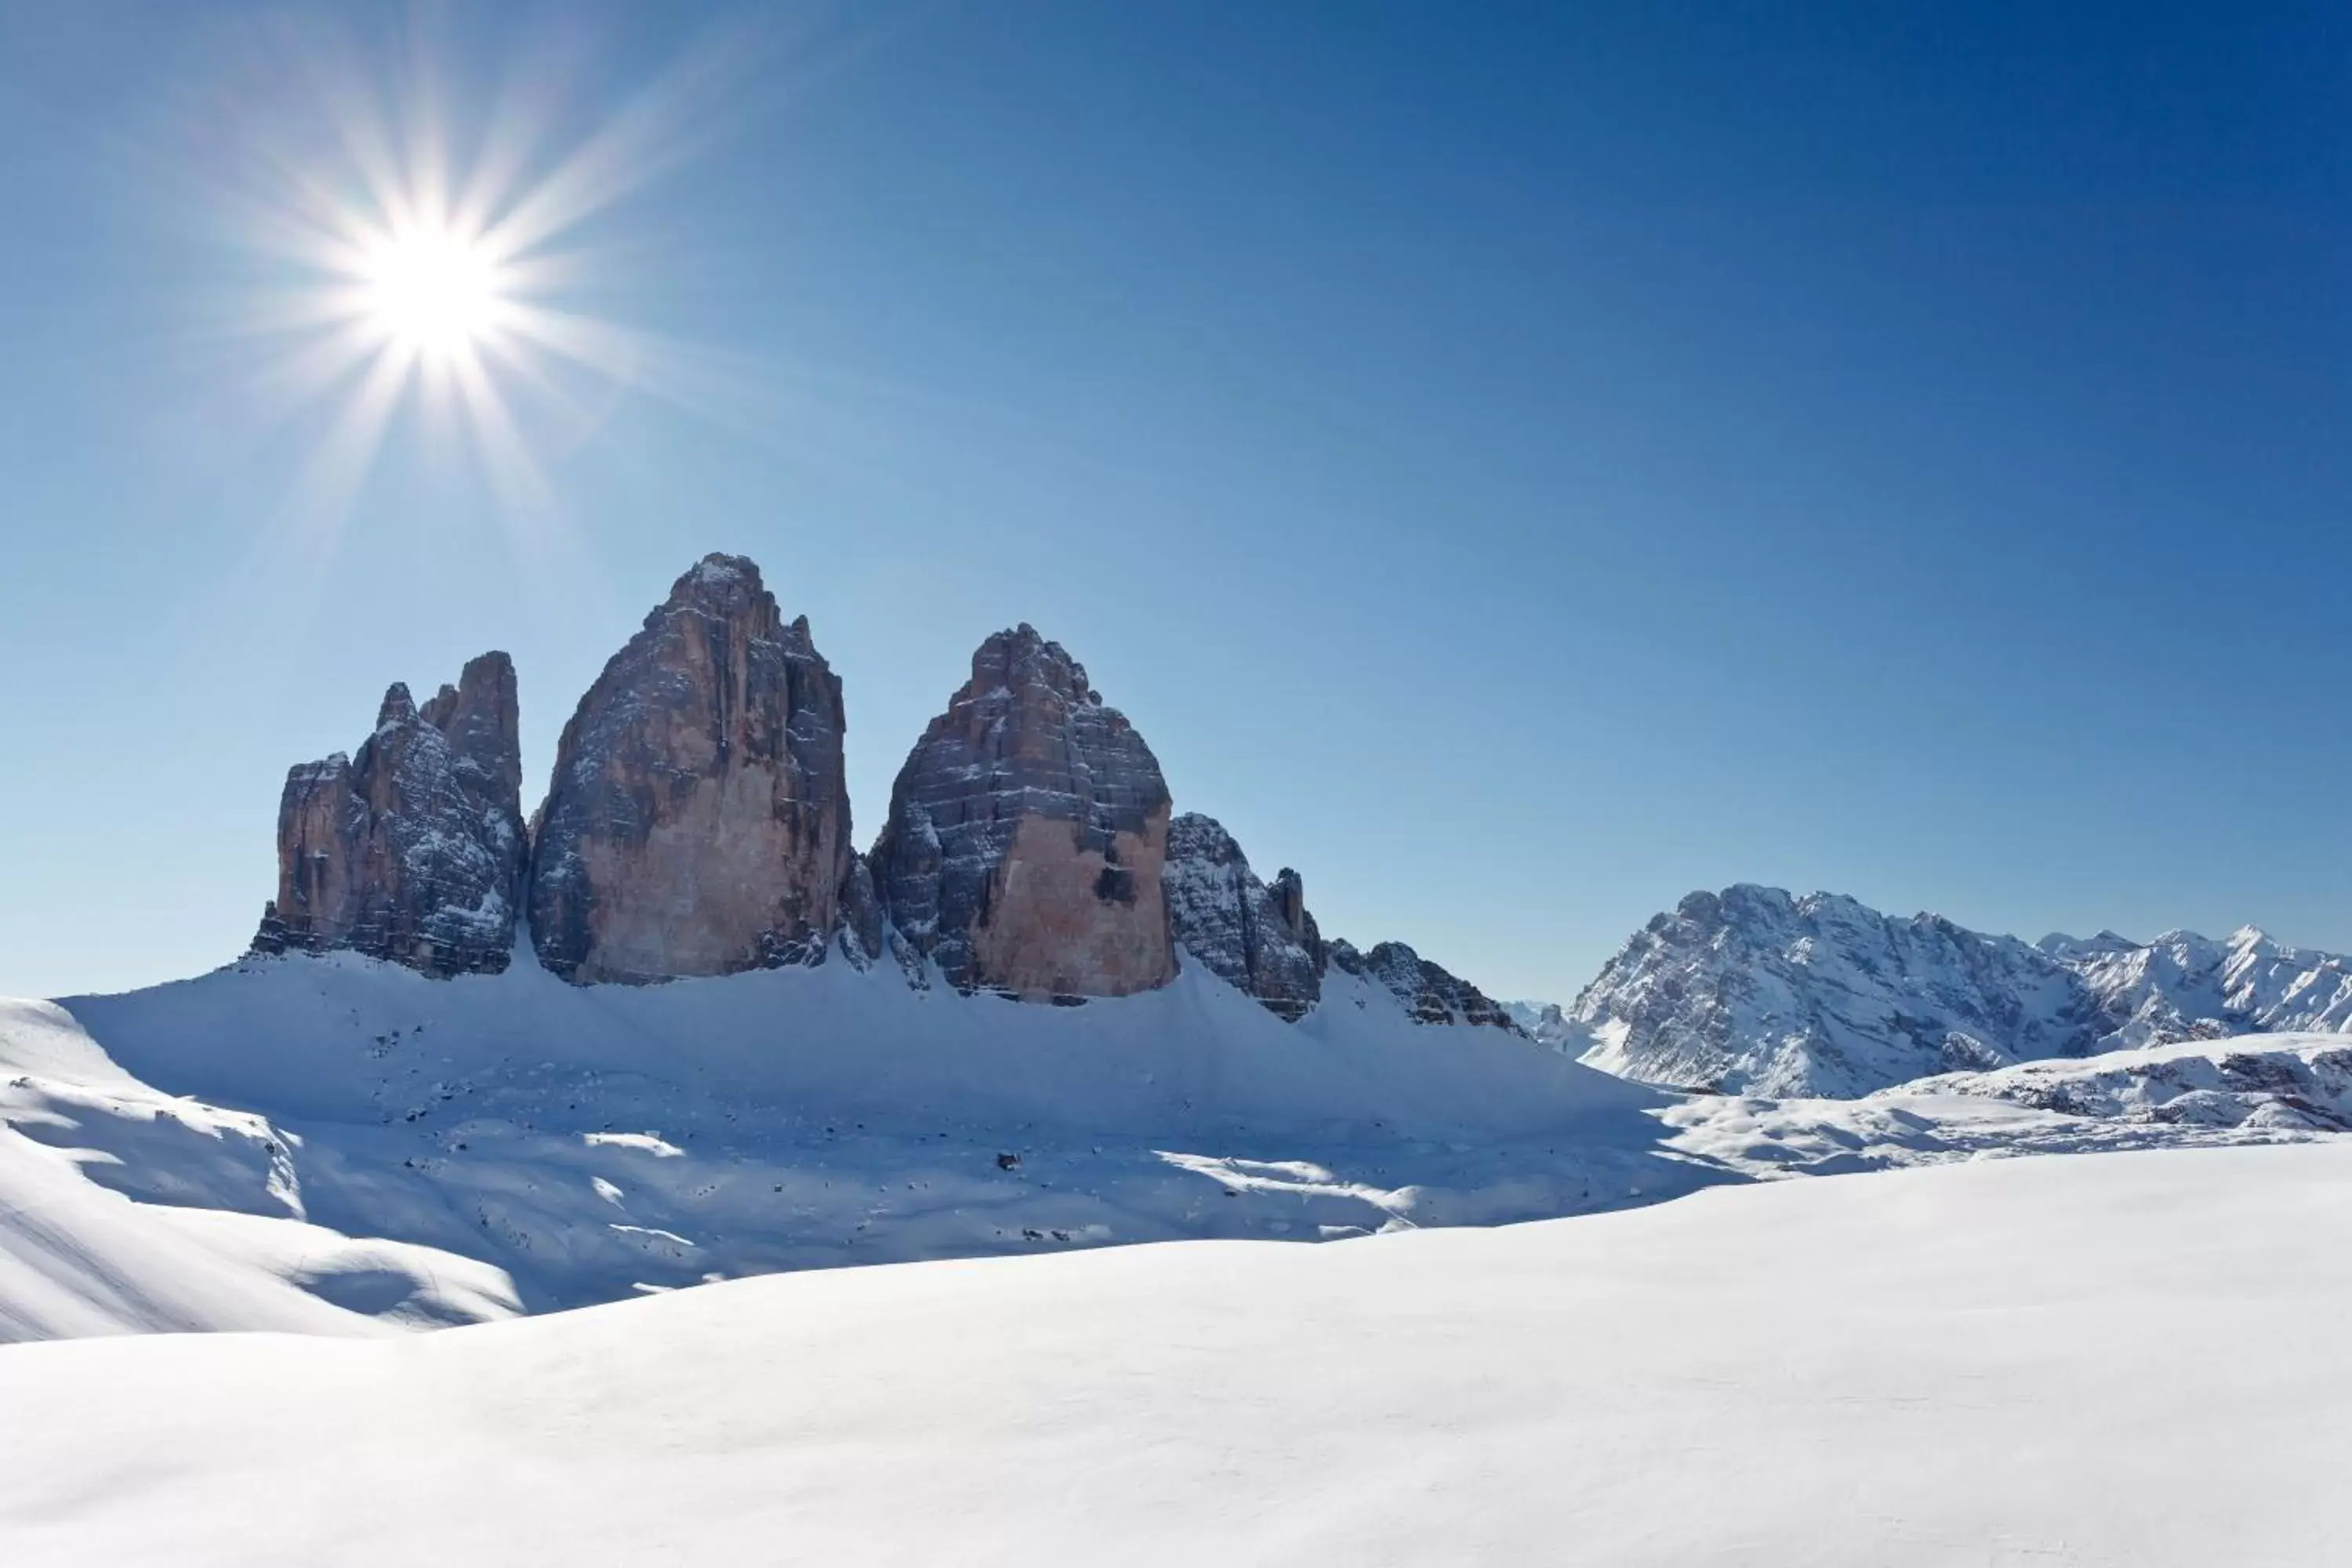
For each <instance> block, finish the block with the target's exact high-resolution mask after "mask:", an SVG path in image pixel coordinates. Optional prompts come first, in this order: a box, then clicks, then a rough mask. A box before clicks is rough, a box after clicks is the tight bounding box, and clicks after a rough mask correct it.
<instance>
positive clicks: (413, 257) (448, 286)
mask: <svg viewBox="0 0 2352 1568" xmlns="http://www.w3.org/2000/svg"><path fill="white" fill-rule="evenodd" d="M359 274H360V281H361V284H362V288H363V289H364V290H365V294H366V302H365V311H366V316H367V320H368V321H369V322H370V323H371V324H372V325H373V327H374V328H375V330H376V331H378V332H380V333H381V334H382V335H383V338H384V339H385V340H386V341H388V342H391V343H393V344H395V345H397V346H398V347H400V348H402V349H404V350H407V351H408V352H410V353H418V354H434V355H444V356H446V355H452V354H462V353H467V352H468V351H471V350H473V349H475V348H477V347H478V346H479V345H480V344H481V342H483V340H484V339H485V338H487V337H488V336H489V335H490V333H492V332H493V331H496V330H497V328H498V326H499V318H500V315H501V312H502V309H503V307H504V306H505V305H506V304H507V298H506V294H505V290H504V281H505V280H504V279H502V277H501V276H500V268H499V264H498V260H497V258H496V257H495V256H494V255H493V254H492V253H491V250H490V248H489V247H488V245H487V244H485V243H484V242H483V241H482V240H481V239H480V238H479V237H473V236H468V235H466V234H464V233H461V232H459V231H458V230H457V229H456V228H453V227H451V226H446V225H432V226H421V227H412V228H407V229H404V230H401V231H398V232H393V233H386V234H383V235H380V236H377V237H373V239H372V240H371V241H370V242H369V243H368V244H367V246H366V247H365V249H364V252H363V254H362V259H361V263H360V267H359Z"/></svg>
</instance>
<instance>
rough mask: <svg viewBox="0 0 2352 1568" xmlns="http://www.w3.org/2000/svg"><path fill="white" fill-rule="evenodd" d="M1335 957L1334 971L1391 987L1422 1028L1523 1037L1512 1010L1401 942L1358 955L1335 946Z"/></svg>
mask: <svg viewBox="0 0 2352 1568" xmlns="http://www.w3.org/2000/svg"><path fill="white" fill-rule="evenodd" d="M1329 956H1330V964H1331V967H1332V968H1334V969H1338V970H1340V971H1343V972H1344V973H1349V974H1356V975H1361V976H1363V977H1365V978H1367V979H1370V980H1376V981H1378V982H1379V983H1380V984H1381V985H1383V986H1385V987H1387V988H1388V990H1389V991H1390V992H1391V994H1394V995H1395V997H1396V999H1397V1000H1398V1001H1400V1002H1402V1003H1403V1004H1404V1009H1405V1011H1406V1012H1407V1013H1408V1014H1410V1015H1411V1016H1412V1021H1413V1022H1414V1023H1416V1024H1483V1025H1486V1026H1490V1027H1493V1028H1497V1029H1506V1030H1508V1031H1510V1032H1511V1033H1513V1034H1517V1033H1519V1032H1520V1030H1519V1026H1518V1025H1517V1023H1516V1022H1514V1021H1513V1019H1512V1017H1511V1015H1510V1010H1509V1009H1508V1008H1507V1007H1505V1006H1504V1005H1502V1004H1501V1003H1499V1002H1496V1001H1495V1000H1494V999H1493V998H1491V997H1489V996H1488V995H1487V994H1486V993H1485V992H1483V991H1481V990H1479V989H1478V988H1477V987H1476V986H1475V985H1473V984H1470V983H1469V982H1468V981H1467V980H1465V979H1463V978H1462V977H1461V976H1460V975H1458V974H1455V973H1453V972H1452V971H1450V970H1447V969H1444V968H1443V967H1441V966H1439V965H1437V964H1434V963H1431V962H1430V961H1429V960H1427V959H1425V958H1423V957H1422V956H1421V954H1419V953H1417V952H1413V950H1412V949H1411V948H1409V947H1407V946H1406V945H1405V944H1404V943H1402V942H1381V943H1378V944H1377V945H1375V946H1374V947H1373V948H1372V949H1371V950H1370V952H1357V951H1356V948H1355V945H1354V944H1353V943H1352V942H1332V943H1331V944H1330V948H1329Z"/></svg>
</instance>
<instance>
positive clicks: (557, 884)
mask: <svg viewBox="0 0 2352 1568" xmlns="http://www.w3.org/2000/svg"><path fill="white" fill-rule="evenodd" d="M844 730H845V717H844V713H843V708H842V700H841V681H840V679H839V678H838V677H836V676H835V674H834V673H833V670H832V668H830V667H829V666H828V665H827V664H826V663H825V661H824V657H823V656H822V655H820V654H819V653H818V652H817V651H816V647H815V645H814V642H813V641H812V640H811V638H810V635H809V625H808V620H807V617H805V616H803V617H802V618H800V619H798V620H795V621H793V622H792V623H790V624H789V625H787V624H786V623H785V622H784V621H783V618H782V615H781V614H780V613H779V612H778V610H777V608H776V601H775V598H774V596H773V595H771V594H770V593H769V592H768V590H767V588H766V586H765V585H764V584H762V583H761V580H760V569H759V568H758V567H757V566H755V565H753V564H752V563H751V562H750V561H747V560H745V559H744V558H743V557H741V556H740V555H716V554H714V555H708V556H705V557H704V558H703V559H702V560H701V561H700V562H699V563H697V564H696V565H695V566H694V567H693V568H692V569H691V570H689V571H688V573H687V574H685V575H684V576H682V577H680V578H679V579H678V580H677V584H675V585H674V586H673V587H672V588H671V590H670V595H669V597H668V599H667V600H666V601H664V602H663V604H662V605H660V606H659V607H657V608H656V609H655V610H654V611H653V613H652V614H650V615H648V616H646V622H645V626H644V628H643V629H642V630H640V631H639V632H638V633H637V634H636V636H635V637H632V638H630V639H629V642H628V645H627V646H626V647H624V648H622V649H621V651H620V652H618V653H616V654H614V656H613V658H612V659H611V661H610V662H609V663H607V664H606V665H605V666H604V673H603V674H602V675H600V676H599V677H598V678H597V679H596V683H595V684H594V685H593V686H592V687H590V688H589V689H588V693H587V695H586V696H584V697H583V698H582V699H581V700H580V707H579V709H578V710H577V711H576V712H574V713H573V714H572V721H571V722H570V723H568V724H566V725H565V726H564V729H563V736H562V741H561V742H560V743H559V744H558V746H557V749H556V758H555V773H554V778H553V781H552V783H551V785H550V786H549V791H548V797H547V804H546V805H545V806H544V808H543V809H542V815H541V825H540V829H539V838H538V842H537V844H536V845H535V847H534V848H533V853H532V859H531V869H530V921H531V933H532V938H533V941H534V942H535V943H536V945H537V947H538V950H539V957H540V962H541V963H544V964H545V965H546V966H547V967H548V968H550V969H551V970H553V971H554V972H555V973H558V974H561V975H562V976H564V977H565V978H566V979H569V980H574V981H582V982H586V981H595V980H618V981H629V982H646V981H653V980H662V979H668V978H673V977H677V976H682V975H695V974H726V973H733V972H735V971H738V970H744V969H753V968H759V967H762V966H768V965H774V964H780V963H801V962H816V961H818V960H820V959H821V958H822V957H823V956H824V952H825V948H826V944H827V942H828V941H829V939H830V938H831V936H832V934H833V931H834V929H835V922H836V920H837V917H838V915H839V913H840V908H841V898H842V889H843V887H844V884H845V880H846V879H848V877H849V874H850V871H851V867H852V858H851V853H850V847H849V844H850V837H849V791H848V785H847V782H846V773H845V769H844V766H843V760H842V734H843V731H844Z"/></svg>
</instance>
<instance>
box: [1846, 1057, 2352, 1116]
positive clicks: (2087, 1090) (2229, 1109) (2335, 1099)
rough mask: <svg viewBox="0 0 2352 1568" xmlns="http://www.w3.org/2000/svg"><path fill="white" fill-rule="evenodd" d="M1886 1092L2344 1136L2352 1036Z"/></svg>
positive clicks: (2061, 1066) (1968, 1078) (1993, 1075)
mask: <svg viewBox="0 0 2352 1568" xmlns="http://www.w3.org/2000/svg"><path fill="white" fill-rule="evenodd" d="M1885 1092H1886V1093H1891V1094H1900V1095H1906V1096H1916V1095H1926V1094H1942V1095H1965V1096H1968V1097H1970V1098H1973V1099H1978V1100H2009V1101H2011V1102H2012V1103H2014V1104H2018V1105H2024V1106H2031V1107H2032V1108H2033V1109H2035V1110H2052V1111H2056V1112H2058V1113H2060V1114H2061V1115H2064V1116H2073V1117H2080V1118H2085V1119H2095V1120H2099V1121H2122V1122H2133V1123H2142V1124H2147V1123H2155V1124H2160V1125H2164V1126H2177V1127H2206V1128H2221V1127H2243V1128H2284V1129H2288V1130H2292V1131H2319V1132H2346V1131H2352V1040H2347V1039H2346V1038H2345V1037H2343V1036H2341V1035H2312V1034H2298V1035H2253V1036H2244V1037H2238V1038H2234V1039H2226V1040H2201V1039H2200V1040H2190V1041H2181V1042H2176V1043H2173V1044H2170V1045H2162V1046H2150V1047H2145V1048H2143V1049H2140V1050H2122V1051H2109V1052H2105V1053H2104V1054H2102V1055H2099V1056H2095V1057H2091V1058H2084V1059H2083V1060H2059V1061H2041V1062H2026V1063H2022V1064H2021V1065H2020V1066H2017V1067H2013V1068H2002V1069H2000V1071H1998V1072H1977V1073H1950V1074H1946V1075H1944V1076H1942V1077H1938V1078H1928V1079H1920V1080H1919V1081H1917V1082H1916V1083H1908V1084H1904V1085H1901V1086H1899V1087H1898V1088H1897V1089H1893V1090H1888V1091H1885Z"/></svg>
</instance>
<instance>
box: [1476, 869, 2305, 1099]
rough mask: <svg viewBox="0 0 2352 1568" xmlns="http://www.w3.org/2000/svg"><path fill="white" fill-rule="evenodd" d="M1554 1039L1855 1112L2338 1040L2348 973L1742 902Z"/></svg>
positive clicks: (1648, 956)
mask: <svg viewBox="0 0 2352 1568" xmlns="http://www.w3.org/2000/svg"><path fill="white" fill-rule="evenodd" d="M1523 1022H1524V1020H1523ZM1559 1025H1560V1026H1559V1027H1558V1028H1554V1029H1550V1030H1549V1031H1547V1030H1545V1029H1543V1028H1541V1027H1536V1028H1534V1029H1532V1030H1531V1032H1534V1033H1537V1034H1538V1035H1539V1036H1540V1037H1545V1038H1547V1039H1549V1040H1552V1041H1555V1042H1557V1043H1558V1044H1559V1045H1560V1046H1561V1047H1562V1048H1565V1049H1568V1050H1570V1051H1573V1052H1577V1053H1579V1054H1580V1056H1581V1058H1582V1059H1583V1060H1584V1061H1586V1062H1588V1063H1591V1065H1593V1066H1596V1067H1600V1068H1603V1069H1605V1070H1607V1071H1610V1072H1614V1073H1619V1074H1622V1075H1623V1076H1625V1077H1629V1078H1635V1079H1644V1080H1648V1081H1651V1082H1658V1083H1672V1084H1682V1085H1688V1086H1692V1087H1696V1088H1707V1089H1725V1090H1732V1091H1738V1092H1745V1093H1750V1094H1762V1095H1806V1096H1816V1095H1840V1096H1851V1095H1859V1094H1866V1093H1869V1092H1870V1091H1872V1090H1874V1089H1883V1088H1885V1087H1887V1086H1889V1085H1893V1084H1897V1083H1902V1082H1905V1081H1907V1080H1909V1079H1915V1078H1919V1077H1923V1076H1927V1075H1929V1074H1935V1073H1942V1072H1952V1071H1962V1070H1984V1069H1990V1068H2000V1067H2003V1066H2006V1065H2008V1064H2010V1063H2012V1062H2017V1061H2024V1060H2034V1059H2040V1058H2051V1057H2082V1056H2089V1055H2093V1054H2095V1053H2099V1052H2104V1051H2108V1050H2114V1049H2118V1048H2124V1047H2138V1046H2145V1045H2151V1044H2158V1043H2162V1042H2165V1041H2169V1040H2179V1039H2196V1038H2215V1037H2222V1036H2228V1035H2236V1034H2244V1033H2250V1032H2255V1031H2289V1030H2306V1031H2307V1030H2340V1029H2344V1028H2346V1027H2347V1026H2352V963H2347V960H2345V959H2343V958H2339V957H2336V956H2334V955H2331V954H2327V953H2320V952H2303V951H2299V950H2297V949H2294V948H2290V947H2285V946H2283V945H2281V944H2279V943H2277V942H2273V941H2272V940H2271V939H2270V938H2269V937H2267V936H2265V935H2263V933H2262V932H2261V931H2256V930H2254V929H2252V928H2251V927H2249V928H2247V929H2245V930H2243V931H2238V932H2237V933H2235V934H2234V935H2233V936H2231V938H2230V939H2229V940H2228V941H2227V942H2213V941H2210V940H2208V939H2206V938H2204V937H2200V936H2196V935H2193V934H2189V933H2185V932H2178V931H2175V932H2168V933H2167V934H2165V935H2164V936H2161V937H2158V939H2157V940H2156V941H2155V942H2149V943H2146V944H2141V943H2135V942H2129V941H2127V940H2126V939H2124V938H2121V937H2117V936H2115V935H2114V934H2113V933H2103V934H2102V935H2101V936H2099V937H2096V938H2091V939H2088V940H2084V941H2077V940H2075V939H2073V938H2069V937H2063V936H2053V937H2050V938H2045V939H2044V940H2043V941H2042V942H2041V943H2039V944H2036V945H2029V944H2027V943H2025V942H2021V941H2019V940H2018V939H2017V938H2015V937H2008V936H1989V935H1986V934H1984V933H1982V932H1979V931H1969V930H1967V929H1965V928H1963V927H1960V926H1958V925H1955V924H1953V923H1952V922H1951V921H1948V920H1945V919H1943V918H1942V917H1940V916H1937V915H1927V914H1921V915H1915V916H1912V917H1911V918H1909V919H1907V920H1906V919H1899V918H1895V917H1893V916H1888V915H1884V914H1881V913H1880V912H1878V911H1877V910H1873V909H1869V908H1867V907H1865V906H1864V905H1863V904H1860V903H1857V902H1856V901H1855V900H1852V899H1848V898H1843V897H1839V896H1836V895H1832V894H1827V893H1811V894H1808V895H1805V896H1804V897H1801V898H1799V897H1793V896H1791V895H1790V894H1789V893H1786V892H1784V891H1782V890H1780V889H1777V888H1759V887H1752V886H1745V885H1743V886H1738V887H1733V888H1727V889H1724V891H1723V892H1721V893H1719V894H1717V893H1706V892H1700V893H1693V894H1692V895H1690V897H1688V898H1686V899H1685V900H1683V901H1682V902H1681V904H1679V905H1678V906H1676V907H1675V909H1674V910H1671V911H1669V912H1667V913H1664V914H1661V915H1659V916H1658V917H1656V918H1655V919H1654V920H1653V921H1650V923H1649V924H1648V925H1647V926H1645V927H1644V928H1643V930H1641V931H1637V932H1635V933H1634V935H1633V938H1632V939H1631V940H1629V941H1628V942H1626V944H1625V946H1624V947H1623V948H1622V950H1620V951H1619V952H1618V953H1617V955H1616V956H1615V957H1613V958H1612V959H1611V960H1610V962H1609V963H1608V964H1607V966H1606V967H1605V968H1603V970H1602V971H1601V974H1600V976H1599V977H1598V978H1597V979H1595V980H1594V981H1593V982H1592V984H1591V985H1589V986H1587V987H1586V988H1585V990H1584V992H1583V993H1582V994H1580V996H1579V997H1578V998H1577V1000H1576V1002H1575V1004H1574V1005H1572V1006H1571V1007H1570V1008H1568V1009H1567V1010H1566V1012H1565V1015H1564V1016H1563V1017H1562V1018H1561V1019H1560V1020H1559Z"/></svg>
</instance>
